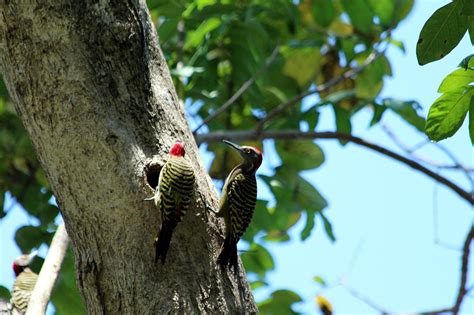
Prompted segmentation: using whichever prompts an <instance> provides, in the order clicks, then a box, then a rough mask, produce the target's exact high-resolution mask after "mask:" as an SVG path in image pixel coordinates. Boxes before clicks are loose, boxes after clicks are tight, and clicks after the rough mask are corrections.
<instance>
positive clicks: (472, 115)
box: [469, 97, 474, 145]
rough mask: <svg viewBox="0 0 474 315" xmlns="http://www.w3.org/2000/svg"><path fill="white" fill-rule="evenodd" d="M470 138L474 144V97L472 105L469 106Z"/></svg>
mask: <svg viewBox="0 0 474 315" xmlns="http://www.w3.org/2000/svg"><path fill="white" fill-rule="evenodd" d="M469 138H471V144H472V145H474V97H471V106H470V107H469Z"/></svg>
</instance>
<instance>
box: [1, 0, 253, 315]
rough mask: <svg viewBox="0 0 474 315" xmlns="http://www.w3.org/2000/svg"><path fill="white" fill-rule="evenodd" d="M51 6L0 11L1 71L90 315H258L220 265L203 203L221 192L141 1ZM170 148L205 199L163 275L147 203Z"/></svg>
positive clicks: (214, 228)
mask: <svg viewBox="0 0 474 315" xmlns="http://www.w3.org/2000/svg"><path fill="white" fill-rule="evenodd" d="M7 2H9V1H7ZM46 2H47V1H44V2H42V3H41V4H28V5H14V4H11V3H10V4H5V3H4V2H2V4H0V71H1V73H2V74H3V78H4V81H5V82H6V85H7V87H8V91H9V92H10V95H11V96H12V98H13V101H14V103H15V108H16V110H17V112H18V115H19V116H20V117H21V119H22V121H23V124H24V125H25V127H26V129H27V130H28V132H29V134H30V137H31V140H32V143H33V145H34V147H35V149H36V152H37V154H38V158H39V160H40V162H41V165H42V166H43V168H44V170H45V172H46V174H47V176H48V179H49V182H50V184H51V187H52V189H53V191H54V193H55V196H56V199H57V201H58V204H59V206H60V209H61V212H62V215H63V217H64V220H65V223H66V228H67V232H68V234H69V236H70V238H71V241H72V244H73V248H74V253H75V257H76V273H77V279H78V284H79V289H80V291H81V294H82V296H83V299H84V301H85V304H86V308H87V310H88V312H89V313H91V314H101V313H106V314H166V313H181V314H182V313H256V312H257V309H256V306H255V302H254V300H253V297H252V294H251V291H250V289H249V286H248V283H247V280H246V277H245V273H244V272H243V268H242V265H240V270H241V272H240V273H239V274H238V275H237V276H234V275H233V273H230V272H223V271H222V270H221V269H220V268H219V267H218V266H217V265H216V262H215V261H216V257H217V253H218V251H219V248H220V245H221V243H222V241H223V237H222V234H223V232H222V223H219V224H218V220H217V219H216V218H215V217H214V216H213V215H212V214H210V213H209V212H208V211H207V210H206V207H205V204H208V205H209V206H210V207H212V208H214V209H215V208H216V204H217V194H216V191H215V189H214V187H213V185H212V181H211V180H210V178H209V176H208V175H207V173H206V171H205V169H204V167H203V165H202V163H201V160H200V158H199V153H198V149H197V146H196V143H195V141H194V138H193V136H192V134H191V132H190V130H189V127H188V124H187V122H186V120H185V118H184V114H183V108H182V106H181V105H180V102H179V100H178V98H177V96H176V93H175V90H174V87H173V84H172V81H171V78H170V74H169V71H168V68H167V65H166V61H165V60H164V58H163V55H162V52H161V50H160V47H159V45H158V40H157V35H156V31H155V28H154V26H153V24H152V22H151V19H150V16H149V12H148V9H147V8H146V4H145V2H144V1H133V0H132V1H118V2H116V3H113V4H111V3H108V2H106V1H100V2H97V3H96V2H95V1H50V2H49V3H46ZM175 140H182V141H184V142H185V143H186V152H187V158H188V159H189V160H190V161H192V162H193V165H194V168H195V171H196V174H197V184H196V187H197V190H198V191H199V192H200V193H195V194H194V202H193V203H192V208H191V209H190V211H189V212H188V214H187V216H185V217H184V220H183V222H181V223H180V224H179V225H178V227H177V228H176V230H175V233H174V235H173V239H172V241H171V246H170V250H169V253H168V257H167V261H166V264H165V265H161V263H158V264H155V263H154V247H153V241H154V238H155V235H156V233H157V232H158V229H159V226H160V215H159V211H157V209H156V208H155V207H154V205H153V204H152V203H150V202H147V201H144V200H143V199H144V198H146V197H150V196H151V195H152V194H153V190H152V188H151V187H150V186H149V184H148V181H147V166H149V163H150V162H152V161H157V162H159V164H163V162H164V161H165V160H166V158H167V155H168V150H169V148H170V146H171V145H172V144H173V143H174V141H175ZM155 175H156V174H155ZM150 178H153V176H151V177H150ZM150 178H149V179H148V180H150ZM155 180H156V178H155ZM152 181H153V180H152ZM201 194H202V195H201Z"/></svg>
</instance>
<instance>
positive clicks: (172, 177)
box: [154, 142, 195, 264]
mask: <svg viewBox="0 0 474 315" xmlns="http://www.w3.org/2000/svg"><path fill="white" fill-rule="evenodd" d="M194 181H195V176H194V171H193V168H192V166H191V164H190V163H189V162H188V161H187V160H186V159H185V158H184V147H183V145H182V144H181V143H180V142H177V143H176V144H175V145H174V146H173V147H172V148H171V150H170V158H169V159H168V161H167V162H166V163H165V165H164V166H163V168H162V169H161V172H160V176H159V180H158V187H157V189H156V192H155V196H154V200H155V205H156V207H157V208H158V209H160V211H161V222H162V223H161V229H160V232H159V235H158V236H157V238H156V240H155V249H156V252H155V262H156V261H158V259H159V258H160V257H161V262H162V263H163V264H164V263H165V259H166V253H167V252H168V248H169V244H170V241H171V236H172V234H173V230H174V228H175V227H176V226H177V225H178V223H179V222H181V219H182V217H183V216H184V215H185V214H186V212H187V211H188V209H189V205H190V204H191V197H192V192H193V188H194Z"/></svg>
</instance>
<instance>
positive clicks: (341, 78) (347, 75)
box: [255, 49, 385, 132]
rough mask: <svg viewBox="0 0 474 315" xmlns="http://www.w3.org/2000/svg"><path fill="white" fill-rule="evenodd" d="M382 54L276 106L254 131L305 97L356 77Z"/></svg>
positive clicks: (377, 52) (377, 51)
mask: <svg viewBox="0 0 474 315" xmlns="http://www.w3.org/2000/svg"><path fill="white" fill-rule="evenodd" d="M384 52H385V49H384V50H380V51H379V50H377V49H375V50H374V51H373V52H371V53H370V54H369V56H367V58H366V59H365V60H364V62H363V63H362V64H361V65H360V66H358V67H356V68H352V69H350V70H348V71H346V72H344V73H343V74H341V75H340V76H338V77H336V78H333V79H331V80H329V81H328V82H326V83H323V84H321V85H319V86H317V87H316V88H315V89H314V90H310V91H306V92H303V93H300V94H298V95H296V96H294V97H293V98H291V99H289V100H288V101H286V102H283V103H281V104H279V105H277V106H276V107H275V108H274V109H273V110H272V111H270V112H269V113H268V114H267V115H266V116H265V117H264V118H262V119H261V120H260V121H259V122H258V124H257V127H256V128H255V129H256V130H257V131H258V132H260V131H261V130H262V129H263V127H264V125H265V123H266V122H267V121H269V120H270V119H273V118H274V117H275V116H277V115H279V114H281V113H282V112H284V111H285V110H287V109H288V108H290V107H291V106H293V105H295V104H297V103H298V102H299V101H301V100H302V99H304V98H305V97H307V96H310V95H313V94H319V93H321V92H324V91H326V90H328V89H330V88H332V87H333V86H335V85H336V84H338V83H340V82H342V81H344V80H347V79H350V78H353V77H354V76H355V75H357V74H358V73H360V72H361V71H363V70H364V69H365V68H367V66H369V65H370V64H371V63H373V62H374V61H375V60H377V59H378V58H379V57H380V56H381V55H383V54H384Z"/></svg>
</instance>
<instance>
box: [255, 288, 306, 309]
mask: <svg viewBox="0 0 474 315" xmlns="http://www.w3.org/2000/svg"><path fill="white" fill-rule="evenodd" d="M301 301H302V299H301V297H300V296H299V295H298V294H297V293H295V292H293V291H290V290H277V291H275V292H273V293H272V295H271V297H270V298H268V299H266V300H264V301H262V302H261V303H258V309H259V311H260V313H261V314H272V315H292V314H298V313H296V312H295V311H294V310H293V308H292V305H293V304H294V303H298V302H301Z"/></svg>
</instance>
